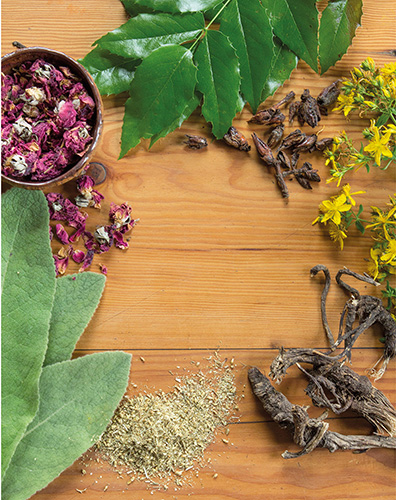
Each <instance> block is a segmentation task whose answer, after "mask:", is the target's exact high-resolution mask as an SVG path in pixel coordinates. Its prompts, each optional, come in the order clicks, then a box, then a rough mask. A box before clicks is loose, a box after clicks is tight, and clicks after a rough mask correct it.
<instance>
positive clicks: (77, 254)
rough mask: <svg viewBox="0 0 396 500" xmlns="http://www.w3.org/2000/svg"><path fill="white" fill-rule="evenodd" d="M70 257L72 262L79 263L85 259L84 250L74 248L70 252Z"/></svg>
mask: <svg viewBox="0 0 396 500" xmlns="http://www.w3.org/2000/svg"><path fill="white" fill-rule="evenodd" d="M72 259H73V260H74V262H77V264H81V263H82V262H83V261H84V259H85V252H83V251H82V250H74V252H73V253H72Z"/></svg>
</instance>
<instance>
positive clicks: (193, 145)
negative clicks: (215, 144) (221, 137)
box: [184, 134, 208, 149]
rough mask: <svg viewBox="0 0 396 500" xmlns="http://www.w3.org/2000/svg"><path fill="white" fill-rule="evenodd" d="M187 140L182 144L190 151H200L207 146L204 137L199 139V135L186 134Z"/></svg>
mask: <svg viewBox="0 0 396 500" xmlns="http://www.w3.org/2000/svg"><path fill="white" fill-rule="evenodd" d="M186 137H187V140H186V141H184V144H187V146H188V147H189V148H190V149H202V148H206V147H207V145H208V141H207V140H206V139H205V137H200V136H199V135H188V134H186Z"/></svg>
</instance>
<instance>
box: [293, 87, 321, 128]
mask: <svg viewBox="0 0 396 500" xmlns="http://www.w3.org/2000/svg"><path fill="white" fill-rule="evenodd" d="M297 115H298V121H299V122H300V124H301V125H303V124H304V123H308V125H309V126H310V127H312V128H314V127H316V126H317V124H318V123H319V122H320V110H319V106H318V103H317V102H316V99H315V98H314V97H312V96H311V94H310V92H309V89H305V90H304V92H303V93H302V94H301V104H300V106H299V108H298V113H297Z"/></svg>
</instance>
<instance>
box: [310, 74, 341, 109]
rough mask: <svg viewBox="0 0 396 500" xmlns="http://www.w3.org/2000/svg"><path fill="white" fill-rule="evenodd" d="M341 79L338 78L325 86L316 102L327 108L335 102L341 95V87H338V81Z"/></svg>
mask: <svg viewBox="0 0 396 500" xmlns="http://www.w3.org/2000/svg"><path fill="white" fill-rule="evenodd" d="M339 82H340V80H336V81H335V82H333V83H332V84H331V85H329V86H328V87H326V88H324V89H323V90H322V92H321V93H320V94H319V95H318V97H317V98H316V102H317V103H318V105H319V107H320V108H322V107H323V108H325V109H326V111H327V108H328V107H330V106H332V105H333V104H335V102H336V101H337V99H338V96H339V95H340V92H341V91H340V89H339V88H338V83H339Z"/></svg>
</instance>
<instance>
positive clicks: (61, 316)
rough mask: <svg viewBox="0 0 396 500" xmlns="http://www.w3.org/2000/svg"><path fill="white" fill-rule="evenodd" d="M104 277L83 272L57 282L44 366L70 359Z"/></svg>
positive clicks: (104, 279)
mask: <svg viewBox="0 0 396 500" xmlns="http://www.w3.org/2000/svg"><path fill="white" fill-rule="evenodd" d="M105 281H106V278H105V277H104V276H103V274H98V273H91V272H86V273H82V274H75V275H71V276H63V277H61V278H58V279H57V280H56V289H55V298H54V303H53V306H52V314H51V321H50V326H49V336H48V348H47V352H46V355H45V360H44V366H46V365H51V364H53V363H59V362H60V361H66V360H68V359H70V357H71V355H72V352H73V350H74V347H75V345H76V343H77V340H78V339H79V337H80V335H81V334H82V332H83V331H84V330H85V328H86V326H87V324H88V323H89V321H90V319H91V317H92V315H93V314H94V312H95V310H96V308H97V306H98V304H99V300H100V297H101V295H102V292H103V288H104V285H105Z"/></svg>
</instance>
